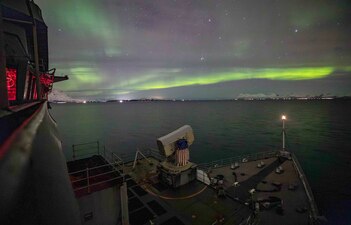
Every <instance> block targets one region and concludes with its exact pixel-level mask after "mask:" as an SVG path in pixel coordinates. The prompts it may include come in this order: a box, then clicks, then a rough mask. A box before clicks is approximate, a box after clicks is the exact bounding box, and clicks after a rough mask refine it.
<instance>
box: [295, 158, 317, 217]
mask: <svg viewBox="0 0 351 225" xmlns="http://www.w3.org/2000/svg"><path fill="white" fill-rule="evenodd" d="M291 156H292V160H293V163H294V166H295V169H296V171H297V172H298V174H299V177H300V180H301V182H302V184H303V187H304V189H305V193H306V195H307V198H308V201H309V203H310V207H311V211H310V220H311V221H310V222H311V224H314V221H315V220H317V218H318V217H319V212H318V208H317V205H316V202H315V200H314V197H313V194H312V190H311V187H310V185H309V183H308V181H307V179H306V175H305V173H304V172H303V170H302V167H301V165H300V163H299V161H298V160H297V158H296V156H295V155H294V154H291Z"/></svg>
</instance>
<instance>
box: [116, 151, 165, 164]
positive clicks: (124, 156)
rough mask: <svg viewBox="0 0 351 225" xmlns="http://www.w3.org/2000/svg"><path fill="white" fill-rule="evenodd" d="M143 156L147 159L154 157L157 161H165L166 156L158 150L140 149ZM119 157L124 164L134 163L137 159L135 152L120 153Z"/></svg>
mask: <svg viewBox="0 0 351 225" xmlns="http://www.w3.org/2000/svg"><path fill="white" fill-rule="evenodd" d="M138 151H140V152H141V153H142V154H143V155H145V156H146V157H153V158H155V159H157V160H164V158H165V157H164V156H163V155H161V154H160V153H159V151H158V150H157V149H154V148H144V149H138ZM118 156H119V157H120V158H121V160H123V162H125V164H126V163H129V162H133V161H134V159H135V152H133V153H118Z"/></svg>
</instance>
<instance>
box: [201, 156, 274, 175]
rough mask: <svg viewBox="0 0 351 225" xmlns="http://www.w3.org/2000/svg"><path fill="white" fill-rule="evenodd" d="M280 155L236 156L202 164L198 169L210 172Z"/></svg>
mask: <svg viewBox="0 0 351 225" xmlns="http://www.w3.org/2000/svg"><path fill="white" fill-rule="evenodd" d="M278 155H279V152H278V151H267V152H257V153H253V154H247V155H242V156H235V157H230V158H225V159H219V160H215V161H211V162H208V163H201V164H199V165H198V168H200V169H203V170H204V171H207V172H208V171H210V170H211V169H213V168H219V167H224V166H229V165H232V164H235V163H238V164H239V163H245V162H250V161H256V160H262V159H267V158H271V157H276V156H278Z"/></svg>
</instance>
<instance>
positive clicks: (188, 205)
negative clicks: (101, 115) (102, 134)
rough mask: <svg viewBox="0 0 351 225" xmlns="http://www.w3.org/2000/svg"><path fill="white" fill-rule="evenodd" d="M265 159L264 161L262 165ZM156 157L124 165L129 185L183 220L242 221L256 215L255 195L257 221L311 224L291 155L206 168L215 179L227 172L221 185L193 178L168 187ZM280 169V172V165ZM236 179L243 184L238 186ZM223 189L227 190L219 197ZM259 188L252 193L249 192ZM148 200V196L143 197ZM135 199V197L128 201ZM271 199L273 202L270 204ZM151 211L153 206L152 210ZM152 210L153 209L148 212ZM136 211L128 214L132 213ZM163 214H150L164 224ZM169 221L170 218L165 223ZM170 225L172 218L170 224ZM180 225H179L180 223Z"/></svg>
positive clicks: (224, 222) (192, 221)
mask: <svg viewBox="0 0 351 225" xmlns="http://www.w3.org/2000/svg"><path fill="white" fill-rule="evenodd" d="M262 162H263V166H259V164H261V163H262ZM158 163H159V162H158V160H156V159H155V158H152V157H150V158H148V161H147V160H145V159H140V160H138V163H137V164H136V166H135V168H134V169H132V163H130V164H126V165H125V169H126V173H128V174H129V176H128V177H129V181H128V182H129V187H130V188H129V189H131V190H130V191H131V192H134V191H132V190H133V186H130V184H131V183H132V184H134V185H138V189H140V188H139V187H141V188H142V190H143V193H144V194H145V196H147V197H140V198H139V197H138V200H140V202H142V203H143V204H144V202H147V201H149V200H150V199H151V198H152V199H153V200H152V201H156V202H157V203H159V204H160V205H162V206H163V208H164V210H165V212H167V213H168V214H169V213H170V212H172V213H171V214H173V213H175V215H174V216H176V217H177V218H178V219H179V221H182V223H183V224H213V223H214V222H216V221H219V220H222V224H240V223H242V222H243V221H244V220H245V219H247V218H248V217H250V216H254V215H255V213H254V211H255V207H257V206H254V205H252V204H251V202H252V201H251V200H252V199H253V200H254V201H257V202H258V203H259V209H258V208H257V210H259V213H258V216H257V220H258V221H259V224H270V225H274V224H308V223H309V221H310V214H309V211H310V210H311V208H310V204H309V202H308V198H307V195H306V192H305V189H304V186H303V183H302V181H301V180H300V178H299V173H298V172H297V169H296V166H295V164H294V162H293V161H292V160H291V159H287V158H284V157H276V156H275V157H270V158H265V159H260V160H254V161H249V162H240V163H239V164H238V165H237V166H236V167H234V168H233V165H227V166H218V165H215V166H214V167H212V168H210V169H209V170H208V171H207V174H208V175H209V178H210V180H211V181H213V180H216V179H217V178H218V177H219V176H220V177H223V183H221V185H218V184H214V183H211V185H205V184H203V183H202V182H199V181H193V182H191V183H189V184H187V185H185V186H182V187H180V188H177V189H172V188H168V187H166V186H165V185H163V184H161V183H158V179H157V174H156V169H157V168H156V166H157V165H158ZM278 167H280V168H281V169H282V170H281V171H280V172H279V173H277V172H276V169H277V168H278ZM235 182H238V184H239V185H237V186H236V185H235ZM221 188H223V189H224V190H225V195H224V196H223V197H220V196H218V190H219V189H221ZM251 189H255V192H254V194H250V193H249V191H250V190H251ZM145 199H147V200H146V201H145ZM130 201H133V200H130ZM268 202H270V203H268ZM151 212H152V210H151ZM150 215H151V214H150ZM133 217H134V215H133V211H132V213H131V214H130V218H133ZM163 218H164V217H160V216H158V215H157V214H154V216H150V217H148V220H152V221H153V222H155V224H163V223H162V221H163ZM139 219H140V221H138V222H136V221H132V220H131V221H130V222H131V224H145V223H146V222H147V221H146V220H145V221H144V222H145V223H143V221H142V220H141V218H139ZM165 224H168V223H165ZM170 224H172V223H170ZM176 224H181V223H180V222H179V223H176Z"/></svg>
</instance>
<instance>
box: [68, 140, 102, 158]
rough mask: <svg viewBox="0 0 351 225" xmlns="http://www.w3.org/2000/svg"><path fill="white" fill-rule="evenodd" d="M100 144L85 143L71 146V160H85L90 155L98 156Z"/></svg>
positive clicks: (96, 142)
mask: <svg viewBox="0 0 351 225" xmlns="http://www.w3.org/2000/svg"><path fill="white" fill-rule="evenodd" d="M100 148H101V147H100V142H99V141H93V142H86V143H81V144H74V145H72V157H73V160H77V159H82V158H86V157H89V156H92V155H100V150H101V149H100Z"/></svg>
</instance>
